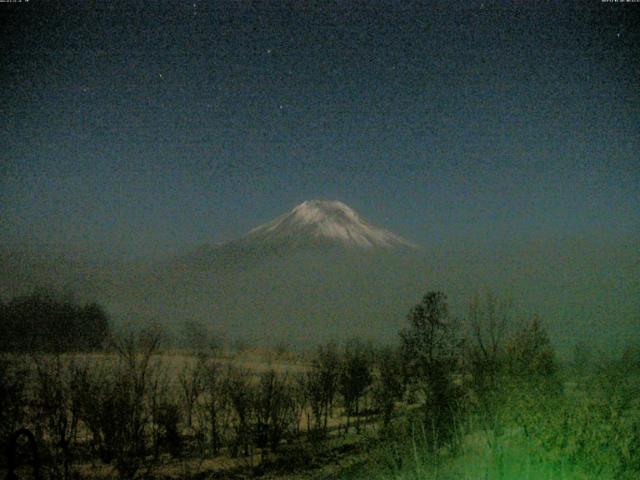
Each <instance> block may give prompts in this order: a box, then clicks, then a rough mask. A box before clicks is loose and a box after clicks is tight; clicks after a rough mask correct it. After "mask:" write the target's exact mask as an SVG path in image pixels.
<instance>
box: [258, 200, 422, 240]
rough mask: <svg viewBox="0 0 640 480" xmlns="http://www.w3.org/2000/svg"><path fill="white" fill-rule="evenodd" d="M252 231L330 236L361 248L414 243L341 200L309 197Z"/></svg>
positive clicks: (294, 236) (269, 236) (265, 234)
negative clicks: (362, 215)
mask: <svg viewBox="0 0 640 480" xmlns="http://www.w3.org/2000/svg"><path fill="white" fill-rule="evenodd" d="M249 235H250V236H251V237H253V238H254V239H256V240H258V239H259V238H258V237H264V238H265V239H269V240H277V239H288V240H295V241H303V240H304V238H308V237H311V238H316V239H322V238H325V239H330V240H335V241H338V242H340V243H342V244H345V245H351V246H357V247H361V248H371V247H385V248H391V247H395V246H405V247H413V246H414V245H412V244H411V243H410V242H408V241H406V240H404V239H403V238H401V237H399V236H397V235H395V234H393V233H391V232H389V231H387V230H383V229H381V228H377V227H374V226H373V225H370V224H369V223H367V222H366V221H365V220H364V219H362V218H361V217H360V216H359V215H358V214H357V213H356V212H355V211H354V210H353V209H352V208H350V207H348V206H347V205H345V204H344V203H342V202H339V201H327V200H308V201H305V202H303V203H301V204H300V205H298V206H296V207H295V208H293V210H291V211H290V212H288V213H285V214H284V215H281V216H280V217H278V218H276V219H275V220H273V221H272V222H269V223H267V224H265V225H261V226H259V227H257V228H254V229H253V230H251V232H249Z"/></svg>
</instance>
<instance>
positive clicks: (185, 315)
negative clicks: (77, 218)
mask: <svg viewBox="0 0 640 480" xmlns="http://www.w3.org/2000/svg"><path fill="white" fill-rule="evenodd" d="M638 251H640V249H639V248H638V245H637V242H633V241H627V242H612V241H609V242H605V241H597V240H595V239H590V240H588V241H587V240H583V241H576V240H562V241H552V240H547V241H533V240H532V241H528V242H519V243H514V242H511V243H508V242H504V243H503V244H501V245H498V244H496V243H495V242H494V243H493V244H491V243H485V244H479V243H476V244H470V243H467V244H460V245H458V246H453V245H447V246H443V245H439V246H435V245H431V246H428V247H427V246H423V247H422V248H420V249H416V248H414V246H413V244H411V242H408V241H406V240H404V239H401V238H400V237H398V236H397V235H395V234H393V233H391V232H388V231H386V230H383V229H379V228H378V227H375V226H373V225H371V224H370V223H368V222H367V221H366V220H364V219H362V218H361V217H360V216H359V215H358V214H357V213H356V212H354V211H353V210H352V209H350V208H349V207H347V206H346V205H344V204H341V203H339V202H318V201H314V202H305V203H303V204H301V205H299V206H297V207H295V208H294V209H293V210H292V211H291V212H289V213H287V214H284V215H282V216H280V217H278V218H277V219H275V220H274V221H272V222H269V223H267V224H265V225H263V226H259V227H257V228H255V229H253V230H252V231H251V232H250V233H249V234H248V235H247V236H245V237H242V238H240V239H238V240H235V241H233V242H229V243H227V244H224V245H213V246H203V247H202V248H200V249H197V250H195V251H193V252H191V253H188V254H186V255H183V256H180V257H178V258H174V259H171V260H167V261H165V262H159V263H158V262H154V263H151V264H148V265H145V266H138V267H134V266H133V265H120V266H119V267H115V266H112V265H108V264H102V265H95V264H94V265H93V266H89V265H87V264H83V263H74V262H71V261H69V260H67V259H64V258H58V259H51V258H48V257H46V255H45V256H42V258H41V260H39V261H37V262H36V261H35V260H36V258H37V257H35V256H34V255H29V254H23V255H22V256H20V257H18V256H7V257H5V258H4V261H3V262H2V265H1V266H0V275H1V277H0V279H1V282H0V285H1V290H0V295H2V298H3V299H5V300H6V299H7V298H8V297H10V296H12V295H15V294H18V293H25V292H28V291H29V290H31V289H33V288H34V287H37V286H42V285H46V286H50V287H53V288H54V289H56V290H62V291H67V292H72V293H74V294H75V295H77V296H79V297H80V298H84V299H87V300H97V301H99V302H101V303H103V304H104V305H105V307H106V308H107V309H108V311H109V312H110V313H111V315H112V317H113V319H114V321H115V322H116V323H117V324H120V325H123V324H127V323H129V324H140V323H142V322H154V323H158V324H160V325H161V326H163V327H164V328H166V329H167V330H168V331H169V332H172V333H174V334H179V333H180V332H181V330H182V328H183V326H184V325H185V324H186V323H188V322H196V323H201V324H203V325H207V326H210V328H211V329H212V330H213V331H215V332H218V333H220V334H221V335H225V336H226V337H227V338H244V339H246V340H248V341H250V342H253V343H257V344H267V345H274V344H278V343H281V342H283V341H285V342H288V343H289V344H291V345H296V346H310V345H313V344H315V343H317V342H320V341H326V340H328V339H336V340H340V339H344V338H348V337H353V336H357V337H360V338H368V339H371V340H376V341H392V340H395V338H396V335H397V332H398V330H399V329H400V328H402V327H403V326H404V324H405V317H406V314H407V312H408V311H409V309H410V308H411V307H412V306H413V305H414V304H415V303H416V302H417V301H418V300H419V299H420V298H421V296H422V295H423V294H424V293H425V292H426V291H428V290H441V291H443V292H445V293H446V294H447V295H448V298H449V302H450V306H451V309H452V312H453V313H454V314H455V315H456V316H458V317H463V316H465V315H466V313H467V308H468V304H469V302H470V301H471V300H472V298H473V297H474V296H475V295H478V294H480V295H482V294H483V293H484V292H486V291H488V290H491V291H493V292H494V293H495V294H497V295H499V296H502V297H507V298H510V299H512V301H513V305H514V307H513V312H512V313H513V319H514V321H518V320H520V319H523V318H525V317H528V316H530V315H533V314H539V315H540V317H541V318H542V319H543V321H544V322H545V323H546V325H547V326H548V328H549V331H550V333H551V336H552V340H553V342H554V343H555V344H556V346H557V347H559V348H560V349H561V350H562V349H564V350H565V351H566V350H568V349H570V348H572V346H573V345H574V344H575V343H578V342H581V343H587V344H593V345H594V346H598V347H601V348H605V349H607V350H609V349H611V348H616V349H618V348H622V347H623V346H624V345H625V344H626V343H627V342H628V341H630V339H631V338H633V335H638V334H640V315H639V312H640V303H639V302H640V295H638V292H640V285H639V279H640V271H639V262H638Z"/></svg>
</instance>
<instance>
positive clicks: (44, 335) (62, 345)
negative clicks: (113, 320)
mask: <svg viewBox="0 0 640 480" xmlns="http://www.w3.org/2000/svg"><path fill="white" fill-rule="evenodd" d="M0 331H1V332H2V335H0V351H4V352H32V351H48V352H63V351H95V350H99V349H101V348H102V347H103V346H104V344H105V342H106V341H107V339H108V338H109V336H110V334H111V325H110V321H109V317H108V315H107V313H106V311H105V310H104V309H103V308H102V307H101V306H100V305H98V304H97V303H87V304H84V305H80V304H78V303H76V302H74V301H72V300H70V299H62V298H59V297H57V296H55V295H54V294H52V293H50V292H46V291H37V292H34V293H32V294H29V295H24V296H17V297H14V298H13V299H11V300H10V301H9V302H7V303H4V302H2V301H1V300H0Z"/></svg>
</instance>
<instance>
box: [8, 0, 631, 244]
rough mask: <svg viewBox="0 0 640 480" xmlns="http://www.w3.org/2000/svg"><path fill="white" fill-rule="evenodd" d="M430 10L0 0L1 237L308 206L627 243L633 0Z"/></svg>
mask: <svg viewBox="0 0 640 480" xmlns="http://www.w3.org/2000/svg"><path fill="white" fill-rule="evenodd" d="M364 5H366V7H365V6H364ZM429 5H430V6H428V7H427V6H425V4H413V3H409V2H379V1H370V2H363V3H360V4H357V3H355V2H349V1H339V2H306V1H305V2H292V3H290V4H285V3H281V2H244V1H234V2H231V1H225V0H221V1H217V2H204V1H195V2H193V1H188V2H151V1H145V2H137V1H136V2H134V1H130V2H105V1H77V2H75V1H74V2H71V1H60V2H46V3H45V2H42V1H39V0H31V1H30V2H28V3H13V4H0V12H1V14H2V17H3V19H2V20H1V23H2V37H1V39H2V53H1V58H2V60H1V65H2V70H1V85H2V88H1V89H0V112H1V115H2V123H1V126H0V145H2V149H1V152H2V153H1V154H0V155H1V157H0V162H1V164H0V219H1V222H2V227H3V228H2V231H1V233H0V244H1V245H4V246H5V247H8V248H14V247H16V246H28V247H34V248H47V249H54V250H56V249H57V250H69V251H82V252H88V253H89V254H90V255H94V254H100V255H105V254H106V255H114V254H117V255H126V256H141V255H149V254H153V255H156V254H163V253H169V252H177V251H181V250H183V249H188V248H191V247H193V246H194V245H197V244H200V243H203V242H220V241H225V240H229V239H231V238H234V237H237V236H239V235H242V234H243V233H245V232H246V231H247V230H248V229H250V228H251V227H253V226H255V225H256V224H257V223H261V222H264V221H267V220H269V219H271V218H272V217H274V216H275V215H277V214H279V213H281V212H283V211H284V210H286V209H289V208H291V207H292V206H294V205H295V204H297V203H299V202H301V201H303V200H306V199H310V198H330V199H339V200H342V201H344V202H345V203H347V204H349V205H350V206H352V207H353V208H355V209H356V210H358V211H359V212H360V213H362V214H363V215H364V216H365V217H367V218H368V219H370V220H371V221H373V222H374V223H377V224H381V225H383V226H386V227H388V228H390V229H392V230H395V231H396V232H398V233H400V234H402V235H404V236H406V237H408V238H410V239H412V240H414V241H416V242H419V243H422V244H429V242H449V241H456V240H468V239H475V240H478V241H480V240H483V241H484V240H485V239H489V240H494V239H504V238H509V239H523V238H528V237H532V236H546V237H590V236H593V235H606V236H609V237H610V238H612V239H616V238H622V237H628V236H637V234H638V232H639V230H640V208H639V199H640V166H639V165H640V161H639V158H640V93H639V92H640V81H639V80H640V50H639V48H638V46H640V28H639V27H638V26H634V25H640V21H639V20H640V3H626V4H620V3H617V4H616V3H601V2H600V1H599V0H591V1H584V2H580V3H574V2H570V1H562V2H553V3H551V2H490V1H485V2H483V3H481V2H479V1H466V2H429ZM523 5H526V6H523ZM603 232H606V233H603Z"/></svg>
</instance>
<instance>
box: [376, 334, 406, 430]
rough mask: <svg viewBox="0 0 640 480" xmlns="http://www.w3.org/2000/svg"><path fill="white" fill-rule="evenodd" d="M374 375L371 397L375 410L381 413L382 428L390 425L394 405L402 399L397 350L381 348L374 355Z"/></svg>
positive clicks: (400, 368) (400, 373) (400, 366)
mask: <svg viewBox="0 0 640 480" xmlns="http://www.w3.org/2000/svg"><path fill="white" fill-rule="evenodd" d="M374 365H375V371H376V375H375V377H374V384H373V397H374V402H375V405H376V407H377V409H378V410H379V411H380V412H382V424H383V427H385V428H386V427H388V426H389V424H390V423H391V418H392V415H393V410H394V407H395V403H396V402H397V401H399V400H401V398H402V364H401V361H400V352H399V351H398V350H397V349H394V348H391V347H387V348H381V349H379V350H378V351H377V352H375V355H374Z"/></svg>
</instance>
